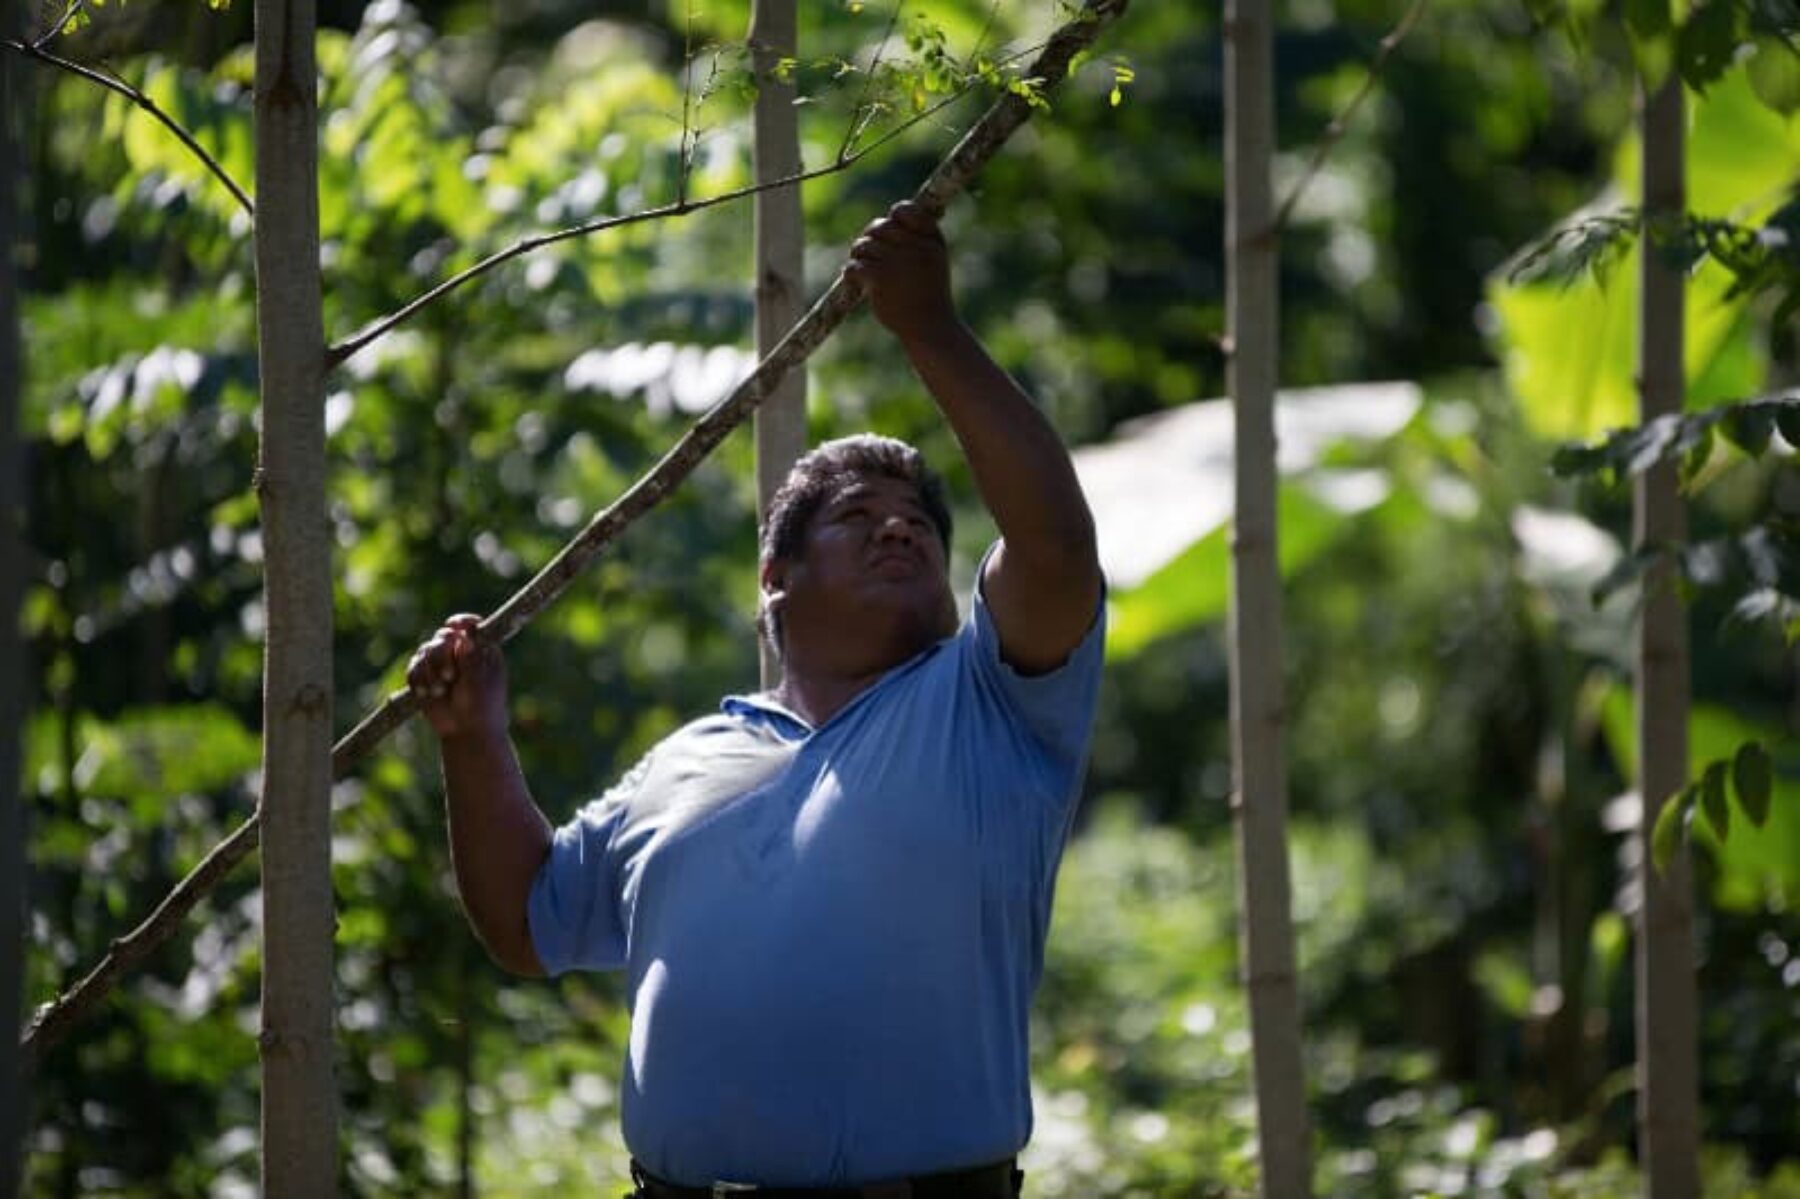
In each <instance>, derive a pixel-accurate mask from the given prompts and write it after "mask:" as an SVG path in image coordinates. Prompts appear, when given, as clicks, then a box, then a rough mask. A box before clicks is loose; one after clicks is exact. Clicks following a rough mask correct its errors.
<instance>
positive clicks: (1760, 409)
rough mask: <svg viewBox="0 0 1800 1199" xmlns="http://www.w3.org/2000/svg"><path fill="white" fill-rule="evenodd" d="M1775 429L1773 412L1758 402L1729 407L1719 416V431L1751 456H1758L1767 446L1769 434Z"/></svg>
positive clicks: (1727, 439)
mask: <svg viewBox="0 0 1800 1199" xmlns="http://www.w3.org/2000/svg"><path fill="white" fill-rule="evenodd" d="M1774 431H1775V414H1774V413H1773V412H1771V411H1770V410H1769V409H1768V408H1767V407H1765V406H1763V405H1760V404H1755V405H1751V404H1746V405H1740V406H1738V407H1735V408H1731V409H1729V410H1727V411H1726V412H1725V414H1724V415H1723V416H1722V417H1720V418H1719V432H1721V433H1723V434H1724V435H1725V440H1726V441H1729V442H1730V443H1731V444H1732V445H1734V446H1736V447H1737V448H1738V449H1740V450H1742V451H1744V453H1745V454H1746V455H1748V456H1749V457H1751V458H1759V457H1761V456H1762V454H1763V451H1765V450H1767V449H1768V448H1769V435H1770V434H1771V433H1773V432H1774Z"/></svg>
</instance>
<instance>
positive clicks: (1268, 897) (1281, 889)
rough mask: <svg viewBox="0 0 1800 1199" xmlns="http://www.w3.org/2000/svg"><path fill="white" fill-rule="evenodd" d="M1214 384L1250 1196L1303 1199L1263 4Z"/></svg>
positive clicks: (1233, 98) (1242, 59) (1246, 56)
mask: <svg viewBox="0 0 1800 1199" xmlns="http://www.w3.org/2000/svg"><path fill="white" fill-rule="evenodd" d="M1225 29H1226V41H1225V47H1226V49H1225V172H1226V206H1225V214H1226V215H1225V254H1226V319H1227V321H1228V322H1229V325H1230V329H1229V333H1230V339H1231V343H1230V351H1229V355H1230V356H1229V359H1228V368H1227V369H1228V373H1229V377H1228V380H1227V384H1228V390H1229V391H1230V393H1231V399H1232V407H1233V410H1234V412H1235V414H1236V450H1235V453H1236V476H1237V507H1236V515H1235V517H1234V519H1233V524H1232V546H1231V557H1232V579H1231V582H1232V588H1231V734H1232V753H1233V758H1234V764H1235V768H1236V774H1237V779H1236V783H1237V785H1236V787H1235V788H1234V791H1233V796H1232V799H1233V804H1234V806H1235V809H1236V812H1235V815H1236V823H1237V843H1238V888H1239V927H1240V931H1241V942H1242V970H1243V977H1244V984H1245V987H1246V988H1247V990H1248V992H1249V1002H1250V1032H1251V1037H1252V1041H1253V1048H1252V1061H1253V1064H1254V1068H1255V1074H1256V1112H1257V1142H1258V1154H1259V1158H1260V1161H1261V1165H1262V1194H1263V1195H1264V1196H1266V1197H1269V1199H1290V1197H1292V1196H1303V1195H1307V1194H1310V1193H1311V1186H1312V1165H1311V1150H1310V1145H1309V1133H1308V1129H1307V1119H1306V1086H1305V1078H1304V1075H1303V1073H1302V1070H1301V1063H1300V1014H1299V995H1298V983H1297V980H1296V977H1295V969H1294V931H1293V922H1292V919H1291V917H1290V915H1289V911H1288V861H1287V780H1286V777H1285V767H1284V764H1283V761H1282V726H1283V723H1284V719H1285V717H1284V714H1283V711H1282V707H1283V703H1284V701H1283V698H1282V678H1281V669H1282V658H1281V578H1280V574H1279V571H1278V568H1277V565H1276V557H1275V539H1276V503H1275V491H1276V487H1275V484H1276V476H1275V373H1276V372H1275V353H1276V344H1277V337H1276V330H1277V327H1278V326H1277V319H1278V314H1277V306H1276V299H1277V296H1276V231H1275V227H1274V224H1273V206H1272V204H1271V197H1270V192H1271V185H1270V158H1271V157H1272V155H1273V152H1274V133H1273V119H1272V109H1273V107H1274V102H1273V98H1272V94H1273V67H1272V62H1271V60H1272V55H1271V41H1272V34H1271V29H1270V16H1269V9H1268V5H1267V0H1228V3H1227V6H1226V15H1225Z"/></svg>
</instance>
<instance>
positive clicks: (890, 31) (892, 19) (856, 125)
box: [837, 0, 906, 162]
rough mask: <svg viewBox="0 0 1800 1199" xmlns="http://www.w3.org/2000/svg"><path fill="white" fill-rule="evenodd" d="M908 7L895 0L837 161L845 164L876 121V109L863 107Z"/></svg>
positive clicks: (864, 74) (853, 109) (900, 0)
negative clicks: (874, 120)
mask: <svg viewBox="0 0 1800 1199" xmlns="http://www.w3.org/2000/svg"><path fill="white" fill-rule="evenodd" d="M905 7H906V0H894V11H893V12H891V13H889V14H888V23H887V28H886V29H885V30H883V31H882V34H881V40H880V41H879V42H877V43H876V44H875V57H873V58H871V59H870V60H869V69H868V70H867V71H865V72H863V84H862V91H860V92H859V93H857V96H856V103H855V104H854V105H853V106H851V109H850V126H849V128H847V129H845V130H844V144H843V145H841V146H839V147H838V152H837V160H838V161H839V162H843V161H844V159H845V158H846V157H847V156H848V155H849V154H850V149H851V147H852V146H854V145H855V144H856V139H857V138H859V137H861V136H862V131H863V130H864V129H865V128H867V127H868V124H869V122H870V121H871V120H872V119H874V109H873V108H871V109H869V111H868V112H864V111H863V105H865V104H867V103H868V101H869V89H870V88H871V87H873V86H874V85H875V68H877V67H879V66H880V65H881V56H882V55H883V54H885V53H887V46H888V42H889V41H891V40H892V39H893V36H894V27H895V26H896V25H898V24H899V23H900V10H901V9H903V8H905Z"/></svg>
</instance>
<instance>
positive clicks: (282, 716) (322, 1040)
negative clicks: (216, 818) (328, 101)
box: [255, 0, 337, 1199]
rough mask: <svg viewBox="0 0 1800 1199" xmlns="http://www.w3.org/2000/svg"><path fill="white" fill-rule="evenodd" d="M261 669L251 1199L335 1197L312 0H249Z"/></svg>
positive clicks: (326, 537) (325, 538) (327, 578)
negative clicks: (257, 1107) (263, 631)
mask: <svg viewBox="0 0 1800 1199" xmlns="http://www.w3.org/2000/svg"><path fill="white" fill-rule="evenodd" d="M255 21H256V195H257V199H258V201H259V204H258V212H257V221H256V306H257V313H256V315H257V343H258V365H259V373H260V378H261V383H262V422H263V423H262V454H261V461H260V463H259V465H258V468H257V488H258V491H259V494H260V496H261V500H262V521H263V540H264V545H265V546H266V555H267V556H266V566H265V575H264V578H265V590H264V605H265V609H266V619H267V627H268V639H267V645H266V648H265V652H264V660H263V797H262V804H261V807H260V815H261V819H262V826H263V997H262V1036H261V1046H262V1078H263V1097H262V1137H263V1152H262V1190H263V1194H264V1195H266V1196H269V1197H270V1199H287V1197H292V1199H317V1197H318V1196H321V1195H331V1194H336V1193H337V1089H336V1086H335V1085H334V1083H333V1079H332V1053H333V1025H334V1012H333V1010H332V983H333V977H334V971H333V968H332V935H333V905H332V892H331V688H332V679H331V617H332V613H331V603H332V596H331V538H330V533H329V525H328V523H327V516H326V508H325V374H324V371H325V332H324V321H323V311H322V308H321V294H320V293H321V286H320V279H319V199H318V187H319V180H318V133H317V131H318V112H317V108H318V99H317V95H318V88H317V82H316V79H317V72H316V70H315V67H314V62H313V33H314V12H313V4H312V0H256V13H255Z"/></svg>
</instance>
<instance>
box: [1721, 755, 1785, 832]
mask: <svg viewBox="0 0 1800 1199" xmlns="http://www.w3.org/2000/svg"><path fill="white" fill-rule="evenodd" d="M1731 785H1732V787H1733V788H1734V789H1735V790H1736V791H1737V797H1738V803H1739V804H1741V805H1743V809H1744V815H1746V816H1748V817H1749V818H1750V823H1751V824H1753V825H1755V826H1756V827H1757V828H1761V827H1762V826H1763V824H1764V823H1765V822H1766V821H1767V820H1768V819H1769V795H1770V792H1771V791H1772V790H1773V785H1774V772H1773V771H1772V770H1771V768H1770V763H1769V751H1768V750H1766V749H1764V748H1763V747H1762V742H1760V741H1746V742H1744V744H1742V745H1740V746H1738V751H1737V756H1736V757H1734V758H1733V759H1732V761H1731Z"/></svg>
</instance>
